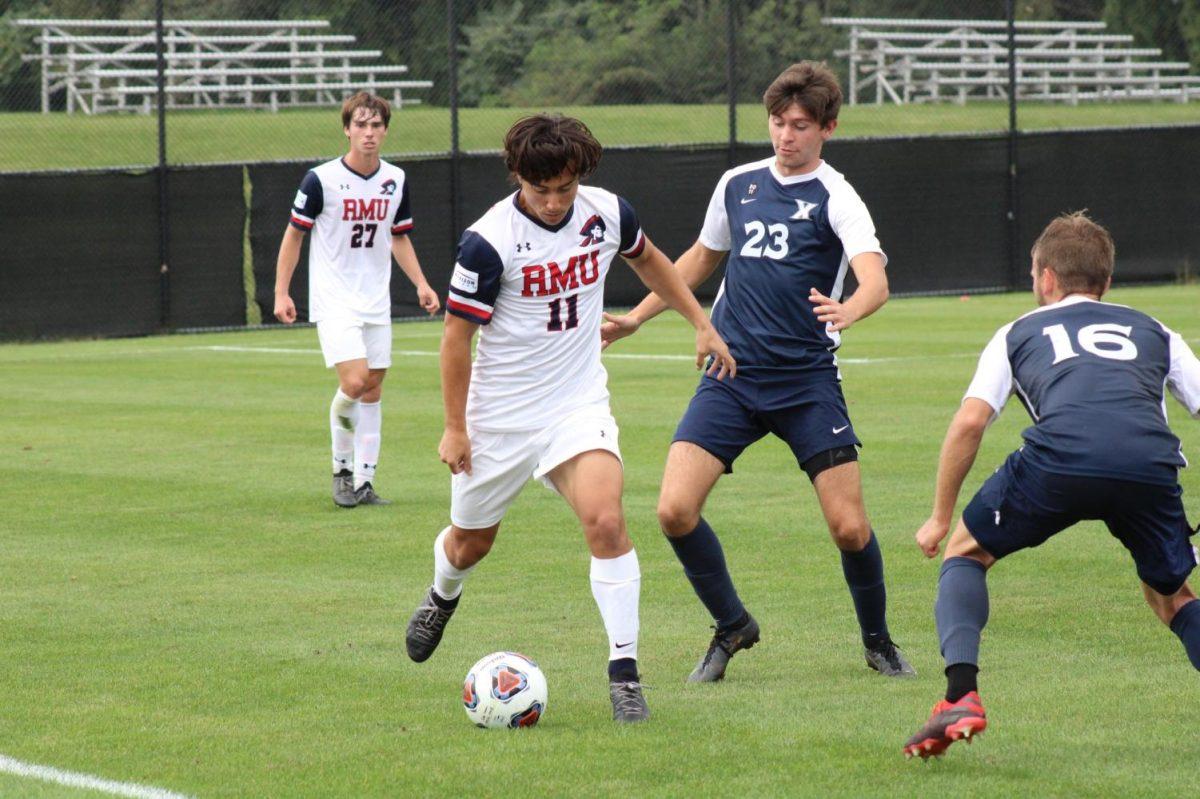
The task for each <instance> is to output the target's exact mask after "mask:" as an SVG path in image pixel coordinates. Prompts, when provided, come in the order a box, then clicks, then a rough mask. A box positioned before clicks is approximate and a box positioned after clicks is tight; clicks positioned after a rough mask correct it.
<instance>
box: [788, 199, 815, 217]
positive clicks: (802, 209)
mask: <svg viewBox="0 0 1200 799" xmlns="http://www.w3.org/2000/svg"><path fill="white" fill-rule="evenodd" d="M796 206H797V210H796V213H794V214H792V215H791V216H789V217H788V219H808V218H809V216H808V214H809V212H811V211H812V209H814V208H816V207H817V204H816V203H806V202H804V200H796Z"/></svg>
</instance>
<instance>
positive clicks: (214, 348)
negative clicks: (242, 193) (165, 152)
mask: <svg viewBox="0 0 1200 799" xmlns="http://www.w3.org/2000/svg"><path fill="white" fill-rule="evenodd" d="M184 349H189V350H201V351H205V352H249V353H255V352H263V353H283V354H287V355H320V354H321V351H320V350H319V349H300V348H293V347H240V346H223V345H211V346H201V347H185V348H184ZM392 354H393V355H404V356H428V357H437V354H438V353H437V352H436V351H434V350H392ZM977 355H978V353H974V352H951V353H947V354H945V355H901V356H896V357H892V358H838V364H872V363H898V362H901V361H923V360H933V359H942V358H974V357H976V356H977ZM603 357H604V358H616V359H619V360H627V361H695V360H696V359H695V356H692V355H650V354H642V353H632V352H606V353H604V355H603Z"/></svg>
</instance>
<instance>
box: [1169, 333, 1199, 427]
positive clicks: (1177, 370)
mask: <svg viewBox="0 0 1200 799" xmlns="http://www.w3.org/2000/svg"><path fill="white" fill-rule="evenodd" d="M1167 333H1168V335H1169V337H1170V348H1171V366H1170V371H1169V372H1168V373H1167V387H1168V388H1169V389H1170V390H1171V394H1172V395H1173V396H1174V397H1175V399H1177V400H1179V404H1180V405H1182V406H1183V407H1184V408H1186V409H1187V412H1188V413H1189V414H1191V416H1192V417H1193V418H1196V419H1200V359H1198V358H1197V357H1196V353H1194V352H1192V348H1191V347H1189V346H1188V344H1187V342H1186V341H1184V340H1183V336H1180V335H1179V334H1178V333H1176V332H1175V331H1173V330H1170V329H1168V330H1167Z"/></svg>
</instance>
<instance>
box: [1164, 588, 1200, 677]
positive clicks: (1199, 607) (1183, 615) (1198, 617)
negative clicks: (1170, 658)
mask: <svg viewBox="0 0 1200 799" xmlns="http://www.w3.org/2000/svg"><path fill="white" fill-rule="evenodd" d="M1171 632H1173V633H1175V634H1176V635H1178V636H1179V640H1180V641H1183V648H1184V649H1185V650H1187V656H1188V660H1190V661H1192V665H1193V666H1195V667H1196V668H1197V669H1200V599H1193V600H1192V601H1191V602H1189V603H1187V604H1186V605H1184V606H1183V607H1181V608H1180V609H1179V610H1178V611H1176V612H1175V618H1173V619H1171Z"/></svg>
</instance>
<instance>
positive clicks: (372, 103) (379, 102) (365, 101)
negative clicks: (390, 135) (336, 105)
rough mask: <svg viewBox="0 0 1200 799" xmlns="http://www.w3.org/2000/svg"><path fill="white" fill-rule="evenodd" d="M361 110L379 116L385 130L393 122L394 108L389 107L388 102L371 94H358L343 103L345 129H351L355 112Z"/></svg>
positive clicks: (343, 126)
mask: <svg viewBox="0 0 1200 799" xmlns="http://www.w3.org/2000/svg"><path fill="white" fill-rule="evenodd" d="M360 108H365V109H367V110H368V111H370V112H371V116H375V115H376V114H379V118H380V119H382V120H383V126H384V127H385V128H386V127H387V126H388V123H389V122H391V121H392V107H391V106H390V105H388V101H387V100H385V99H383V98H382V97H380V96H378V95H375V94H371V93H370V92H358V93H357V94H354V95H351V96H350V97H347V98H346V102H344V103H342V128H343V129H345V128H348V127H350V120H352V119H354V112H355V111H357V110H358V109H360Z"/></svg>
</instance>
